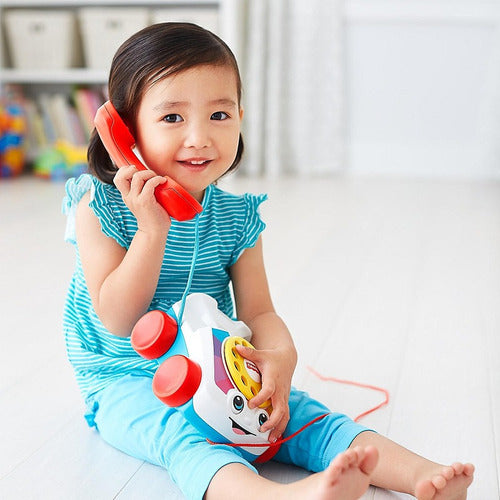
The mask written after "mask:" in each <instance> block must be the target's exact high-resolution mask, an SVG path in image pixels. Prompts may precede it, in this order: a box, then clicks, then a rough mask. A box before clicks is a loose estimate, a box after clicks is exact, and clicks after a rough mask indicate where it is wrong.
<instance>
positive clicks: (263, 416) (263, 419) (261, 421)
mask: <svg viewBox="0 0 500 500" xmlns="http://www.w3.org/2000/svg"><path fill="white" fill-rule="evenodd" d="M268 419H269V417H268V416H267V413H264V412H262V413H260V414H259V426H261V425H264V424H265V423H266V422H267V420H268Z"/></svg>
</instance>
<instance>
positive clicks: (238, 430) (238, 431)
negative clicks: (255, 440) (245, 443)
mask: <svg viewBox="0 0 500 500" xmlns="http://www.w3.org/2000/svg"><path fill="white" fill-rule="evenodd" d="M229 420H231V423H232V424H233V426H232V427H233V432H234V433H235V434H241V435H245V434H246V435H248V434H250V435H252V436H255V434H254V433H253V432H250V431H247V430H246V429H244V428H243V427H241V425H238V424H237V423H236V422H235V421H234V420H233V419H232V418H231V417H229Z"/></svg>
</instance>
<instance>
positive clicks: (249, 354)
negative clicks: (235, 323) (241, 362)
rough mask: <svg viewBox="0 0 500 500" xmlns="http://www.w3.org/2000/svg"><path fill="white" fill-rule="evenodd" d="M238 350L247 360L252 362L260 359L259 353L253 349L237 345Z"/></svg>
mask: <svg viewBox="0 0 500 500" xmlns="http://www.w3.org/2000/svg"><path fill="white" fill-rule="evenodd" d="M235 347H236V350H237V351H238V352H239V353H240V354H241V355H242V356H243V357H244V358H245V359H248V360H250V361H254V362H255V361H257V359H259V351H257V349H253V348H252V347H247V346H244V345H236V346H235Z"/></svg>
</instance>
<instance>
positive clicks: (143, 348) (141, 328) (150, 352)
mask: <svg viewBox="0 0 500 500" xmlns="http://www.w3.org/2000/svg"><path fill="white" fill-rule="evenodd" d="M175 337H177V322H176V321H175V319H174V318H172V316H169V315H168V314H167V313H164V312H163V311H149V312H148V313H146V314H145V315H144V316H143V317H142V318H141V319H140V320H139V321H138V322H137V323H136V325H135V326H134V329H133V330H132V335H131V337H130V341H131V343H132V347H133V348H134V349H135V351H136V352H137V353H138V354H140V355H141V356H142V357H143V358H146V359H155V358H159V357H160V356H163V355H164V354H165V353H166V352H167V351H168V350H169V349H170V348H171V347H172V344H173V343H174V341H175Z"/></svg>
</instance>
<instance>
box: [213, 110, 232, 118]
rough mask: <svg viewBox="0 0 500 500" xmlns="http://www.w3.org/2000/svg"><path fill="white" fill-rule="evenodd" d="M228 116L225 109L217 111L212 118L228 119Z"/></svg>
mask: <svg viewBox="0 0 500 500" xmlns="http://www.w3.org/2000/svg"><path fill="white" fill-rule="evenodd" d="M228 118H229V115H228V114H227V113H224V111H216V112H215V113H213V114H212V116H211V117H210V119H211V120H227V119H228Z"/></svg>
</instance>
